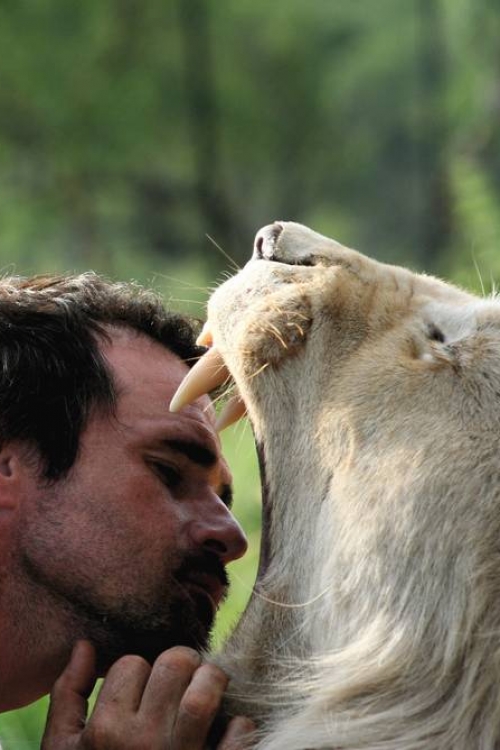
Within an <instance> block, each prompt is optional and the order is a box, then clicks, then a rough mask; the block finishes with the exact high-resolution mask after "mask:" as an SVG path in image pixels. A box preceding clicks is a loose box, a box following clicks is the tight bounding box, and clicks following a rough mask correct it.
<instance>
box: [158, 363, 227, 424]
mask: <svg viewBox="0 0 500 750" xmlns="http://www.w3.org/2000/svg"><path fill="white" fill-rule="evenodd" d="M227 378H229V370H228V369H227V367H226V365H225V364H224V360H223V359H222V357H221V355H220V353H219V351H218V350H217V349H216V348H213V349H209V350H208V352H207V353H206V354H204V355H203V357H201V359H199V360H198V362H197V363H196V364H195V365H194V367H193V368H192V369H191V370H189V372H188V374H187V375H186V377H185V378H184V380H183V381H182V383H181V384H180V386H179V387H178V389H177V390H176V392H175V393H174V396H173V398H172V401H171V402H170V411H172V412H177V411H180V410H181V409H182V407H183V406H186V405H187V404H190V403H192V402H193V401H195V400H196V399H197V398H198V397H199V396H202V395H203V394H204V393H210V391H213V389H214V388H216V387H217V386H218V385H221V384H222V383H223V382H224V381H225V380H227Z"/></svg>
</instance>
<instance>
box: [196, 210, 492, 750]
mask: <svg viewBox="0 0 500 750" xmlns="http://www.w3.org/2000/svg"><path fill="white" fill-rule="evenodd" d="M209 321H210V325H211V328H212V332H213V337H214V343H215V345H216V347H217V348H218V349H219V350H220V351H221V352H222V354H223V357H224V359H225V362H226V363H227V365H228V367H229V369H230V371H231V373H232V375H233V376H234V379H235V381H236V384H237V386H238V388H239V390H240V392H241V394H242V396H243V398H244V400H245V402H246V405H247V409H248V414H249V417H250V420H251V422H252V425H253V429H254V432H255V437H256V442H257V445H258V450H259V453H260V456H261V463H262V470H263V487H264V531H263V535H264V538H263V551H262V559H261V566H260V571H259V575H258V580H257V583H256V586H255V591H254V594H253V595H252V598H251V601H250V603H249V605H248V607H247V609H246V611H245V613H244V615H243V617H242V619H241V622H240V623H239V625H238V627H237V628H236V631H235V632H234V634H233V635H232V637H231V638H230V640H229V642H228V644H227V645H226V647H225V649H224V651H223V653H222V654H221V655H220V657H219V659H218V660H219V663H220V664H222V665H223V666H224V667H225V668H226V669H227V670H228V671H229V672H230V674H231V676H232V681H231V688H230V696H229V698H228V709H229V711H230V712H233V713H243V714H247V715H250V716H252V717H254V718H255V719H256V721H257V723H258V726H259V728H260V732H261V737H262V739H261V740H260V742H259V744H258V747H259V748H265V749H266V750H299V749H300V750H306V749H309V750H310V749H313V748H314V749H317V748H335V749H340V748H342V749H347V748H349V749H351V750H354V748H356V749H359V750H361V749H363V750H375V749H377V750H417V749H418V750H493V749H494V748H500V458H499V437H500V302H499V301H497V300H495V299H479V298H477V297H475V296H473V295H471V294H468V293H466V292H464V291H462V290H460V289H458V288H455V287H453V286H451V285H449V284H446V283H443V282H441V281H439V280H436V279H433V278H430V277H425V276H422V275H417V274H415V273H412V272H410V271H408V270H405V269H403V268H397V267H392V266H387V265H383V264H381V263H378V262H376V261H374V260H370V259H368V258H366V257H364V256H362V255H360V254H358V253H356V252H354V251H352V250H349V249H347V248H344V247H342V246H341V245H339V244H338V243H336V242H334V241H332V240H328V239H326V238H324V237H322V236H320V235H318V234H316V233H315V232H313V231H311V230H309V229H307V228H306V227H303V226H301V225H298V224H294V223H286V222H284V223H277V224H275V225H272V226H270V227H266V228H265V229H264V230H262V231H261V233H259V235H258V236H257V240H256V250H255V253H254V258H253V259H252V261H251V262H250V263H248V265H247V266H246V267H245V268H244V269H243V270H242V271H241V272H240V273H239V274H237V275H236V276H235V277H234V278H232V279H230V280H229V281H228V282H226V283H225V284H223V285H222V286H221V287H220V288H219V289H218V290H217V291H216V293H215V295H214V296H213V298H212V300H211V302H210V305H209Z"/></svg>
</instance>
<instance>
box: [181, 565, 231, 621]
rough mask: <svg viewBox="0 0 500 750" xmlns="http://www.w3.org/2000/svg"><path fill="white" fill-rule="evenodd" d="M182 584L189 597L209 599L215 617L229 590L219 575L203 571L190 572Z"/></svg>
mask: <svg viewBox="0 0 500 750" xmlns="http://www.w3.org/2000/svg"><path fill="white" fill-rule="evenodd" d="M180 584H181V585H182V587H183V588H184V589H185V590H186V591H187V592H188V594H189V595H194V596H200V595H203V596H205V597H206V598H207V599H209V601H210V603H211V605H212V609H213V613H214V615H215V613H216V612H217V609H218V608H219V606H220V604H221V603H222V601H223V599H224V598H225V596H226V594H227V590H228V586H227V585H226V584H225V583H223V582H222V581H221V579H220V578H219V577H218V576H217V575H214V574H212V573H205V572H202V571H192V572H190V573H189V574H188V575H187V576H186V577H185V578H183V579H182V580H181V581H180Z"/></svg>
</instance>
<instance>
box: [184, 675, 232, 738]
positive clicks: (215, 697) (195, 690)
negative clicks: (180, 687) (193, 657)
mask: <svg viewBox="0 0 500 750" xmlns="http://www.w3.org/2000/svg"><path fill="white" fill-rule="evenodd" d="M228 681H229V678H228V677H227V675H226V674H225V673H224V672H223V671H222V669H219V667H216V666H215V664H203V665H202V666H201V667H199V669H197V670H196V672H195V673H194V676H193V679H192V680H191V683H190V685H189V687H188V689H187V690H186V692H185V694H184V697H183V698H182V701H181V704H180V707H179V712H178V715H177V722H176V724H175V727H174V731H173V735H172V743H171V744H172V748H173V750H203V748H204V747H205V745H206V738H207V735H208V732H209V730H210V727H211V725H212V722H213V720H214V718H215V716H216V714H217V712H218V710H219V708H220V704H221V700H222V696H223V695H224V691H225V689H226V687H227V683H228Z"/></svg>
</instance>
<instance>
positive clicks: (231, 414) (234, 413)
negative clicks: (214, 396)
mask: <svg viewBox="0 0 500 750" xmlns="http://www.w3.org/2000/svg"><path fill="white" fill-rule="evenodd" d="M246 413H247V409H246V406H245V404H244V402H243V399H242V398H241V397H240V396H232V397H231V398H230V399H229V401H228V402H227V403H226V404H225V406H224V408H223V410H222V411H221V413H220V415H219V416H218V417H217V421H216V423H215V429H216V430H217V432H222V430H225V429H226V427H229V425H231V424H233V423H234V422H237V421H238V419H241V417H243V416H244V415H245V414H246Z"/></svg>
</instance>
